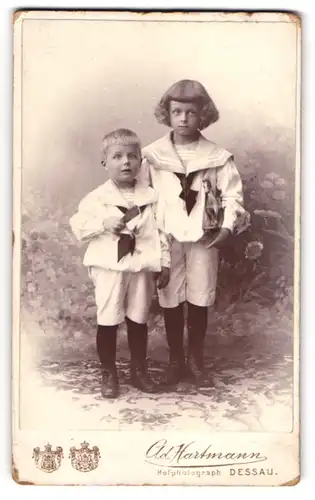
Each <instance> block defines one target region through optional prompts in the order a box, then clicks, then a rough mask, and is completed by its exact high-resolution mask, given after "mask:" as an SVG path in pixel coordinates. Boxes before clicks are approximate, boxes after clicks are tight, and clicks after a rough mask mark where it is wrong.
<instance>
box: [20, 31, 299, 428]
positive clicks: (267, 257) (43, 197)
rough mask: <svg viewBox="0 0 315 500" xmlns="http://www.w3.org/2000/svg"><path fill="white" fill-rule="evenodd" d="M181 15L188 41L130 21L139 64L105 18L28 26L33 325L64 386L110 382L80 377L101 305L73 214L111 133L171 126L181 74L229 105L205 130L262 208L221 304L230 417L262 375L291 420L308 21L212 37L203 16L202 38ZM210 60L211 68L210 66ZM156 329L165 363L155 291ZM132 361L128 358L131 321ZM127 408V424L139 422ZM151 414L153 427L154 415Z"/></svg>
mask: <svg viewBox="0 0 315 500" xmlns="http://www.w3.org/2000/svg"><path fill="white" fill-rule="evenodd" d="M166 24H167V23H166ZM179 24H180V25H182V26H178V27H176V30H178V35H179V37H174V27H171V26H169V25H168V26H166V25H165V26H164V25H163V23H156V24H155V25H154V26H153V25H152V26H150V30H148V25H146V23H135V24H134V25H133V23H129V24H128V26H127V27H124V30H125V31H124V34H125V36H129V38H128V40H129V41H130V46H129V55H130V57H128V60H126V57H125V54H124V50H123V47H122V45H121V44H120V45H119V44H117V45H115V44H114V45H113V44H112V43H111V41H112V40H113V39H115V38H113V37H114V34H115V33H117V31H115V30H117V26H116V27H111V26H107V33H106V35H104V30H103V28H102V27H101V26H100V24H97V25H93V23H85V24H84V23H73V25H72V26H68V25H67V23H62V22H61V23H58V24H57V23H55V24H54V23H50V24H49V26H48V24H47V25H46V26H43V25H42V27H41V29H40V27H39V26H38V27H37V25H36V26H35V25H34V24H33V25H32V26H31V25H28V24H27V23H25V29H24V52H25V54H24V71H26V73H25V77H24V86H23V109H24V114H23V116H24V120H25V122H24V128H23V177H22V180H23V192H22V216H21V217H22V249H21V257H22V261H21V278H22V284H21V331H22V333H24V337H25V338H27V339H28V342H29V343H31V344H32V345H34V354H35V351H36V358H37V362H38V365H39V366H40V367H41V368H40V369H42V370H43V372H44V373H45V375H46V376H48V378H49V377H51V378H52V380H53V381H54V380H55V378H54V376H55V375H56V373H57V372H58V373H59V372H60V371H64V373H65V380H66V381H65V385H66V386H68V389H69V390H72V389H73V390H74V391H79V392H80V390H81V393H82V394H83V393H84V391H85V392H86V388H88V390H89V391H90V392H91V390H92V389H93V388H94V389H95V388H96V389H95V390H96V391H97V390H98V389H97V387H98V386H97V375H95V379H94V378H93V377H92V379H91V380H92V382H91V381H90V382H89V383H88V382H87V381H86V379H83V378H82V380H81V381H80V377H84V376H85V375H86V373H84V371H86V370H85V369H82V370H81V369H79V370H77V371H78V373H77V372H76V375H75V376H74V378H73V373H74V372H73V371H71V370H73V369H77V368H73V366H75V365H71V363H79V364H80V363H88V362H90V361H91V360H92V364H93V363H96V352H95V347H94V338H95V326H96V318H95V313H96V310H95V304H94V295H93V288H92V284H91V282H90V280H89V278H88V275H87V272H86V270H85V269H84V268H83V266H82V256H83V253H84V250H85V247H84V246H80V245H79V244H78V242H77V241H76V240H75V238H74V236H73V235H72V234H71V232H70V228H69V218H70V216H71V215H72V214H73V212H74V211H75V210H76V207H77V204H78V202H79V200H80V199H81V198H82V196H84V195H85V194H86V192H87V191H89V190H90V189H93V187H95V186H96V185H98V184H99V183H101V182H103V181H104V171H103V170H102V169H101V168H100V164H99V162H100V156H99V144H100V140H101V137H102V135H103V134H104V133H105V132H107V131H108V130H110V129H112V128H116V127H119V126H126V127H130V128H132V129H134V130H135V131H136V132H137V133H138V134H139V135H140V137H141V138H142V140H143V144H144V145H145V144H147V143H149V142H150V141H152V140H154V139H156V138H157V137H159V136H161V135H162V134H163V133H165V128H163V127H162V126H159V125H157V124H156V123H155V122H154V118H153V107H154V105H155V103H156V101H157V99H158V98H159V97H160V95H161V94H162V92H163V91H164V90H165V89H166V88H167V87H168V85H169V84H171V83H173V82H174V81H176V80H177V79H180V78H184V77H189V78H196V79H199V80H200V81H202V83H204V85H205V86H206V87H207V88H208V90H209V92H210V94H211V95H212V97H213V98H214V100H215V102H216V104H217V106H218V108H219V110H220V114H221V118H220V120H219V122H218V124H215V125H214V126H212V127H210V128H209V129H207V130H206V131H205V135H206V136H207V137H208V138H210V139H211V140H213V141H214V142H217V143H218V144H220V145H221V146H223V147H225V148H227V149H229V150H230V151H231V152H232V153H233V154H234V156H235V161H236V163H237V165H238V167H239V169H240V173H241V175H242V178H243V181H244V194H245V207H246V209H247V210H248V212H249V213H250V216H251V225H250V227H249V228H248V229H247V231H244V232H242V233H241V234H239V235H237V236H235V237H234V238H233V239H232V240H231V242H230V243H229V244H228V245H227V247H226V248H225V249H224V250H223V251H222V252H221V264H220V271H219V279H218V293H217V301H216V304H215V307H214V308H212V309H211V310H210V311H209V329H208V335H207V359H208V363H209V366H212V367H213V371H214V372H216V374H217V376H218V377H219V378H220V377H221V379H220V380H221V382H220V380H219V381H217V382H218V384H219V385H220V383H221V387H222V388H223V389H222V390H223V393H225V394H226V398H227V400H229V408H228V411H229V412H230V414H231V415H232V414H233V415H234V414H235V412H236V411H237V412H240V407H241V404H242V403H241V402H242V401H244V391H250V389H249V388H248V387H247V386H246V383H247V382H248V381H249V380H251V381H253V380H256V379H257V380H258V382H257V384H254V385H253V388H252V396H253V398H254V397H255V398H256V397H257V394H261V395H262V394H263V393H264V397H265V398H266V397H267V398H270V400H271V401H273V403H275V402H276V401H277V400H279V399H281V398H284V400H285V401H286V404H287V408H288V415H289V417H288V418H289V419H290V404H291V403H290V401H291V399H290V398H291V396H292V395H291V382H292V353H293V278H294V235H295V226H294V224H295V118H294V117H295V112H296V111H295V100H294V95H295V91H296V90H295V72H296V65H295V59H294V57H293V56H292V54H294V52H295V34H294V31H292V30H294V29H295V28H294V26H292V25H286V24H283V25H282V27H280V25H278V26H274V25H270V24H266V25H265V26H263V24H264V23H262V25H259V24H256V23H252V24H251V23H248V24H247V26H245V25H244V24H243V23H239V25H238V23H235V24H236V26H233V27H229V28H228V27H227V26H226V27H224V26H223V24H224V23H217V24H221V26H217V24H215V25H213V27H212V31H211V32H210V31H209V28H208V27H206V26H203V25H202V24H201V25H199V26H198V32H195V34H196V35H197V36H196V37H194V39H193V41H190V42H189V39H190V40H191V39H192V37H191V36H189V37H188V38H187V36H186V35H187V33H188V32H187V30H188V31H189V30H191V29H192V27H191V26H188V24H189V23H179ZM233 24H234V23H233ZM254 24H255V26H253V25H254ZM273 24H278V23H273ZM111 30H113V31H111ZM190 34H191V32H190ZM181 35H185V37H182V38H181ZM144 40H145V41H146V42H147V43H144ZM156 40H159V43H156ZM218 40H219V42H218ZM171 42H173V43H171ZM214 42H215V43H214ZM141 47H142V48H143V49H142V51H140V48H141ZM109 51H110V57H109V56H108V54H109ZM196 54H197V55H198V57H195V55H196ZM187 58H188V59H187ZM187 60H189V62H190V63H189V65H187ZM204 61H210V62H211V64H210V65H209V66H207V67H205V64H204ZM145 62H146V63H147V64H144V63H145ZM249 62H250V64H249ZM148 65H149V66H150V67H149V68H148V67H147V66H148ZM35 81H36V85H35V84H34V82H35ZM56 89H57V90H58V92H56ZM47 116H49V120H47ZM35 118H36V119H35ZM150 332H151V336H150V346H149V349H150V352H149V355H150V358H152V363H154V362H155V363H162V365H163V363H164V362H165V361H166V359H167V350H166V345H165V344H166V342H165V334H164V329H163V322H162V317H161V311H160V309H159V306H158V303H157V301H156V299H155V300H154V302H153V305H152V315H151V319H150ZM35 346H36V347H35ZM120 356H121V358H122V359H123V358H124V357H126V356H127V349H126V338H125V332H124V328H123V327H122V333H121V337H120ZM67 363H68V364H67ZM69 363H70V364H69ZM54 366H55V368H53V367H54ZM77 366H79V365H77ZM95 366H96V365H95V364H94V365H93V366H92V368H93V367H94V368H95ZM156 366H157V365H156ZM253 366H255V367H259V366H260V371H259V369H258V368H257V370H256V371H255V370H254V371H253ZM71 367H72V368H71ZM233 367H234V368H233ZM240 367H241V369H240ZM92 368H91V366H90V368H89V369H87V371H89V370H92ZM94 368H93V369H94ZM123 369H124V366H123V364H122V370H123ZM229 370H230V375H228V371H229ZM92 371H93V370H92ZM96 371H97V370H96ZM66 373H68V375H69V376H68V379H67V375H66ZM71 373H72V375H71ZM93 373H94V372H93ZM258 373H260V375H259V376H258V375H257V374H258ZM220 374H221V375H220ZM71 377H72V378H71ZM224 377H225V378H224ZM259 377H260V378H259ZM73 380H76V387H75V386H74V384H73ZM246 380H247V382H246ZM71 381H72V382H71ZM276 381H277V382H276ZM91 384H92V389H91V387H90V385H91ZM222 384H223V386H222ZM238 384H239V385H238ZM247 385H248V383H247ZM267 386H268V387H269V388H267V389H266V387H267ZM235 387H239V388H238V389H237V390H236V389H235ZM246 387H247V389H246ZM270 387H273V389H270ZM94 389H93V390H94ZM233 391H234V392H233ZM92 392H93V391H92ZM219 393H220V391H219ZM219 393H218V394H216V398H219V399H220V397H219V396H220V394H219ZM178 397H180V396H178ZM261 397H262V396H261ZM233 401H234V403H233ZM217 402H218V403H219V400H218V401H217ZM89 404H92V403H91V402H90V403H89ZM93 404H94V403H93ZM97 404H98V403H97ZM262 405H264V403H263V399H261V400H260V402H259V403H258V406H259V407H261V406H262ZM247 406H248V407H250V403H249V402H248V405H247ZM233 408H234V410H233ZM124 411H125V418H126V419H127V420H128V418H130V420H132V419H134V418H135V414H134V413H132V412H131V413H130V412H129V413H128V411H129V410H128V411H127V410H126V408H125V410H124ZM225 411H227V410H225ZM126 412H127V413H126ZM233 412H234V413H233ZM126 415H127V416H126ZM128 415H129V417H128ZM130 415H131V416H130ZM138 417H139V419H140V420H141V421H142V422H144V420H145V417H144V416H143V415H142V416H141V415H140V416H138ZM149 420H150V419H149ZM166 420H167V419H166ZM149 424H150V422H149V421H148V423H147V425H149ZM266 425H267V427H268V424H266ZM288 425H290V423H288Z"/></svg>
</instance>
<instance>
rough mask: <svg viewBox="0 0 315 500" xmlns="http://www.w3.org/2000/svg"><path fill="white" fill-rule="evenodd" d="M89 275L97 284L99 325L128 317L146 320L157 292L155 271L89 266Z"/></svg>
mask: <svg viewBox="0 0 315 500" xmlns="http://www.w3.org/2000/svg"><path fill="white" fill-rule="evenodd" d="M89 274H90V277H91V278H92V280H93V283H94V287H95V302H96V307H97V323H98V324H99V325H104V326H110V325H118V324H119V323H122V322H123V321H124V318H125V316H128V318H129V319H131V320H132V321H135V322H136V323H146V322H147V320H148V316H149V312H150V305H151V301H152V296H153V291H154V279H153V274H152V273H150V272H148V271H140V272H138V273H131V272H121V271H111V270H108V269H103V268H101V267H90V268H89Z"/></svg>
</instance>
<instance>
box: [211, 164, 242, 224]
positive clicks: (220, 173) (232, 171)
mask: <svg viewBox="0 0 315 500" xmlns="http://www.w3.org/2000/svg"><path fill="white" fill-rule="evenodd" d="M217 188H218V189H219V190H220V191H221V196H222V206H223V208H224V219H223V223H222V228H225V229H228V230H229V231H230V232H231V233H233V230H234V225H235V222H236V219H237V215H238V214H239V213H242V212H244V208H243V203H244V201H243V184H242V179H241V176H240V174H239V172H238V170H237V167H236V165H235V163H234V161H233V160H232V159H229V160H228V161H227V162H226V164H225V165H224V166H223V167H220V168H218V170H217Z"/></svg>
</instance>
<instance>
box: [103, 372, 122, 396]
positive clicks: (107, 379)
mask: <svg viewBox="0 0 315 500" xmlns="http://www.w3.org/2000/svg"><path fill="white" fill-rule="evenodd" d="M118 392H119V386H118V377H117V372H116V370H115V369H112V370H107V369H104V368H103V370H102V385H101V393H102V396H103V398H105V399H108V398H117V396H118Z"/></svg>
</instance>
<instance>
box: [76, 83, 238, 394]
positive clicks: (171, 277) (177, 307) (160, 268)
mask: <svg viewBox="0 0 315 500" xmlns="http://www.w3.org/2000/svg"><path fill="white" fill-rule="evenodd" d="M155 116H156V118H157V120H158V122H159V123H162V124H164V125H167V126H169V127H170V128H171V131H170V133H168V134H167V135H166V136H164V137H162V138H161V139H159V140H157V141H155V142H154V143H152V144H151V145H149V146H147V147H145V148H144V149H143V152H142V154H143V162H142V166H141V168H140V165H141V154H140V143H139V140H138V138H137V137H136V136H135V134H133V133H132V132H130V131H127V130H124V131H115V132H113V133H111V134H108V136H106V137H105V138H104V141H103V152H104V163H105V165H106V167H107V171H108V176H109V180H108V181H107V182H105V184H103V185H102V186H100V187H99V188H97V189H96V190H95V191H93V192H92V193H90V194H89V195H88V196H87V197H86V198H85V199H84V200H83V201H82V202H81V204H80V206H79V211H78V213H77V214H76V215H74V216H73V217H72V219H71V226H72V229H73V231H74V233H75V234H76V236H77V237H78V238H79V239H80V240H91V241H90V244H89V247H88V250H87V252H86V254H85V257H84V264H85V265H86V266H88V267H89V269H90V275H91V278H92V279H93V281H94V284H95V296H96V304H97V319H98V331H97V350H98V354H99V357H100V360H101V364H102V368H103V385H102V392H103V395H104V397H115V396H116V395H117V393H118V381H117V372H116V367H115V356H116V333H117V325H118V324H119V323H121V322H122V321H123V319H124V316H126V322H127V330H128V341H129V347H130V353H131V380H132V383H133V385H135V386H136V387H138V388H140V389H142V390H145V391H148V392H150V391H154V390H155V388H154V385H153V384H152V382H151V381H150V380H149V378H148V375H147V371H146V364H145V359H146V349H147V334H148V333H147V325H146V322H147V318H148V312H149V306H150V302H151V297H152V292H153V286H154V283H153V275H152V273H153V272H159V273H160V274H159V277H158V283H157V286H158V295H159V302H160V305H161V307H162V308H163V312H164V322H165V330H166V338H167V342H168V347H169V366H168V370H167V376H166V382H167V384H168V385H171V386H173V385H176V384H177V383H178V382H179V381H180V380H182V379H183V378H184V376H185V375H186V374H187V370H186V360H185V353H184V304H185V303H187V327H188V328H187V330H188V356H187V367H188V369H189V373H190V375H191V376H192V377H193V379H194V381H195V383H196V384H197V385H201V384H202V381H203V377H204V362H203V346H204V339H205V335H206V329H207V313H208V307H209V306H210V305H212V304H213V303H214V301H215V292H216V281H217V271H218V263H219V254H218V248H219V247H220V246H221V245H223V244H224V242H225V241H226V239H227V238H228V237H229V236H230V235H231V234H232V233H233V227H234V224H235V221H236V218H237V215H238V213H240V212H243V208H242V205H243V196H242V182H241V179H240V176H239V173H238V170H237V168H236V166H235V164H234V161H233V157H232V154H231V153H229V152H228V151H226V150H225V149H222V148H220V147H218V146H216V145H215V144H213V143H212V142H210V141H209V140H207V139H206V138H205V137H204V136H203V135H202V134H201V132H200V131H201V130H203V129H204V128H206V127H208V126H209V125H210V124H212V123H214V122H216V121H217V120H218V118H219V114H218V111H217V109H216V107H215V105H214V103H213V101H212V99H211V98H210V96H209V95H208V93H207V91H206V90H205V88H204V87H203V86H202V85H201V84H200V83H199V82H196V81H192V80H182V81H179V82H177V83H175V84H174V85H173V86H172V87H171V88H170V89H169V90H168V91H167V92H166V93H165V95H164V96H163V97H162V99H161V101H160V102H159V104H158V106H157V108H156V111H155ZM152 188H153V189H152ZM125 300H126V309H125V308H124V301H125Z"/></svg>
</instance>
